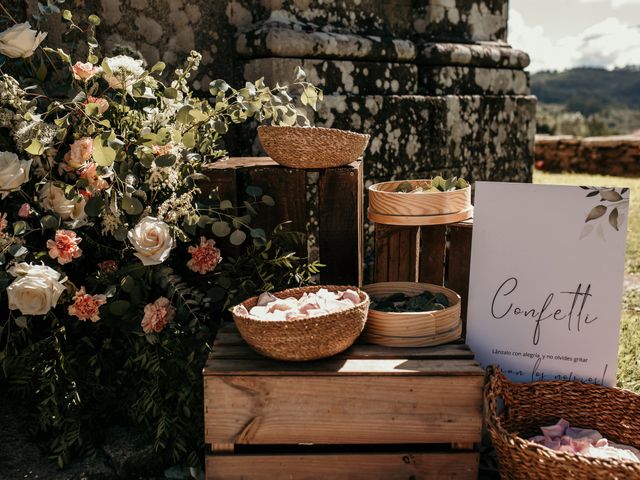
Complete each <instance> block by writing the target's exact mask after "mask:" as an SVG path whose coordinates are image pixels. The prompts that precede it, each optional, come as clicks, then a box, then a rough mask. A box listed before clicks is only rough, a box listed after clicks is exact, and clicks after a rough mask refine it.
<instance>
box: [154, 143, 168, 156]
mask: <svg viewBox="0 0 640 480" xmlns="http://www.w3.org/2000/svg"><path fill="white" fill-rule="evenodd" d="M172 148H173V147H172V146H171V144H167V145H151V151H152V152H153V154H154V155H155V156H156V157H159V156H160V155H169V154H170V153H171V149H172Z"/></svg>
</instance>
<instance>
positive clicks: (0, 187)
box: [0, 152, 32, 198]
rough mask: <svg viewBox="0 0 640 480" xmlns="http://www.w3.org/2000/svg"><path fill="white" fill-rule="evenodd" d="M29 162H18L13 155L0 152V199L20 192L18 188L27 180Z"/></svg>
mask: <svg viewBox="0 0 640 480" xmlns="http://www.w3.org/2000/svg"><path fill="white" fill-rule="evenodd" d="M31 162H32V160H20V159H19V158H18V156H17V155H16V154H15V153H11V152H0V198H5V197H6V196H7V195H9V193H10V192H14V191H16V190H20V186H21V185H22V184H23V183H25V182H26V181H28V180H29V169H30V168H31Z"/></svg>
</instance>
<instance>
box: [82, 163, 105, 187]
mask: <svg viewBox="0 0 640 480" xmlns="http://www.w3.org/2000/svg"><path fill="white" fill-rule="evenodd" d="M97 168H98V167H97V165H96V164H95V162H89V163H88V164H87V165H86V166H85V167H84V168H83V169H82V172H81V173H80V178H84V179H85V180H87V181H88V182H89V185H90V186H91V187H93V189H94V190H104V189H105V188H107V187H108V186H109V183H108V182H107V181H106V180H105V179H104V178H102V177H101V176H100V175H98V172H97Z"/></svg>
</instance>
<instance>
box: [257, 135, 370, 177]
mask: <svg viewBox="0 0 640 480" xmlns="http://www.w3.org/2000/svg"><path fill="white" fill-rule="evenodd" d="M258 138H260V143H261V144H262V147H263V148H264V149H265V151H266V152H267V154H268V155H269V156H270V157H271V158H272V159H273V160H274V161H275V162H277V163H279V164H280V165H284V166H286V167H291V168H309V169H311V168H331V167H340V166H342V165H347V164H349V163H351V162H354V161H356V160H357V159H358V158H359V157H360V156H361V155H362V153H363V152H364V149H365V148H367V143H369V135H365V134H361V133H355V132H349V131H346V130H338V129H336V128H319V127H278V126H272V125H262V126H260V127H258Z"/></svg>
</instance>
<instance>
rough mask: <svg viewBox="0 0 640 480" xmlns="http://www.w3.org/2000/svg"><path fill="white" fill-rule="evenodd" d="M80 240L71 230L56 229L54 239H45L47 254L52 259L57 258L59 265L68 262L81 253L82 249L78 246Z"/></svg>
mask: <svg viewBox="0 0 640 480" xmlns="http://www.w3.org/2000/svg"><path fill="white" fill-rule="evenodd" d="M81 241H82V239H81V238H80V237H78V236H77V235H76V233H75V232H72V231H71V230H58V231H57V232H56V236H55V237H54V240H47V248H48V249H49V256H50V257H51V258H53V259H56V258H57V259H58V263H59V264H60V265H64V264H65V263H69V262H71V261H72V260H73V259H74V258H78V257H80V255H82V250H80V247H79V246H78V244H79V243H80V242H81Z"/></svg>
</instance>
